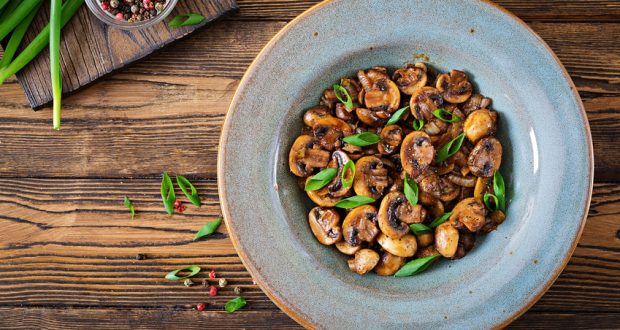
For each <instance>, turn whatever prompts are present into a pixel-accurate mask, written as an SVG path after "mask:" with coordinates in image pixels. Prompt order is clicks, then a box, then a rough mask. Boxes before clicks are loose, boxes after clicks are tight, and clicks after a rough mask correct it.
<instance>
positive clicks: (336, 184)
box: [322, 150, 353, 197]
mask: <svg viewBox="0 0 620 330" xmlns="http://www.w3.org/2000/svg"><path fill="white" fill-rule="evenodd" d="M349 160H350V159H349V156H348V155H347V154H346V153H345V152H343V151H340V150H336V151H334V152H333V153H332V160H331V161H330V162H329V164H328V165H327V167H332V168H337V169H338V172H337V173H336V176H335V177H334V179H333V180H332V181H331V182H330V183H329V184H328V185H327V186H325V187H324V188H322V189H327V190H328V191H329V193H330V195H331V196H334V197H342V196H345V195H346V194H347V193H348V192H349V190H350V189H351V186H346V187H345V186H344V185H343V184H342V179H343V177H344V179H345V180H347V181H348V180H351V179H353V172H352V171H350V170H349V171H347V173H344V174H343V173H342V171H344V165H345V164H346V163H347V162H348V161H349Z"/></svg>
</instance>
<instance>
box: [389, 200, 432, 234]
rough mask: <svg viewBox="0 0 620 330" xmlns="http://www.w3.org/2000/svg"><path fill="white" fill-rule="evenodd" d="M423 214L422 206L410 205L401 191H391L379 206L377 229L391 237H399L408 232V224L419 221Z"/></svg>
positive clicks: (422, 218)
mask: <svg viewBox="0 0 620 330" xmlns="http://www.w3.org/2000/svg"><path fill="white" fill-rule="evenodd" d="M425 216H426V211H424V209H423V208H422V206H420V205H416V206H412V205H411V204H410V203H409V201H408V200H407V199H406V198H405V195H404V194H403V193H400V192H396V191H395V192H391V193H388V194H387V195H385V197H383V200H382V201H381V206H380V207H379V221H378V223H379V229H381V232H382V233H384V234H386V235H387V236H389V237H391V238H401V237H403V236H404V235H405V234H407V233H408V232H409V226H408V224H412V223H420V222H422V221H423V220H424V217H425Z"/></svg>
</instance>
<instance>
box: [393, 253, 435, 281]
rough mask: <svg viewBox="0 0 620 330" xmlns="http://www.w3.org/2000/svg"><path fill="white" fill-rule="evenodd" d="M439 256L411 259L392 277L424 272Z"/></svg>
mask: <svg viewBox="0 0 620 330" xmlns="http://www.w3.org/2000/svg"><path fill="white" fill-rule="evenodd" d="M439 256H440V254H434V255H432V256H428V257H424V258H418V259H413V260H411V261H409V262H408V263H406V264H405V265H404V266H403V267H402V268H401V269H400V270H398V272H396V274H394V276H396V277H405V276H411V275H416V274H419V273H421V272H423V271H425V270H426V269H427V268H428V267H429V266H430V265H431V264H432V263H433V261H435V259H437V258H439Z"/></svg>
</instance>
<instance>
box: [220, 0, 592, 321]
mask: <svg viewBox="0 0 620 330" xmlns="http://www.w3.org/2000/svg"><path fill="white" fill-rule="evenodd" d="M337 1H341V0H324V1H322V2H319V3H317V4H315V5H313V6H312V7H310V8H308V9H306V10H305V11H304V12H303V13H301V14H299V15H298V16H297V17H295V18H294V19H292V20H291V21H290V22H288V23H286V25H284V26H283V27H282V28H281V29H280V30H279V31H278V33H276V34H275V35H274V36H273V37H272V38H271V39H270V40H269V42H267V44H266V45H265V46H264V47H263V48H262V49H261V51H260V52H259V53H258V54H257V55H256V57H255V58H254V60H252V62H251V63H250V65H249V66H248V68H247V69H246V71H245V73H244V74H243V77H242V78H241V80H240V82H239V85H238V86H237V88H236V90H235V94H234V96H233V98H232V100H231V102H230V105H229V107H228V109H227V111H226V116H225V118H224V123H223V124H222V131H221V134H220V139H219V142H218V152H217V187H218V197H219V201H220V207H221V210H222V215H223V216H224V223H225V225H226V230H227V232H228V235H229V237H230V240H231V242H232V244H233V247H234V248H235V251H236V252H237V254H238V255H239V259H240V260H241V263H242V264H243V266H244V267H245V268H246V269H247V270H248V272H249V273H250V275H251V276H252V279H253V280H254V281H255V282H256V284H257V285H258V286H259V287H260V289H261V290H262V291H263V292H264V293H265V294H266V295H267V297H269V299H270V300H271V301H272V302H273V303H274V304H275V305H276V306H277V307H278V308H279V309H280V310H282V311H283V312H284V313H286V315H288V316H289V317H291V318H292V319H293V320H295V322H297V323H298V324H300V325H301V326H303V327H304V328H306V329H315V328H316V326H315V325H314V324H313V323H311V322H309V321H308V320H307V319H305V318H304V317H302V316H301V315H299V314H298V313H297V312H295V311H294V310H293V309H292V308H291V307H290V306H289V305H288V304H287V303H286V302H285V301H284V300H282V299H280V298H279V297H278V296H277V295H275V294H274V293H273V291H272V288H271V287H269V286H268V285H266V284H265V283H263V281H262V279H261V278H260V276H256V275H255V274H258V273H259V272H258V270H257V269H256V268H255V267H254V265H253V264H252V263H251V262H250V260H249V258H248V256H247V255H246V254H245V251H244V250H243V249H242V248H241V245H240V243H239V238H238V237H237V235H236V233H235V232H234V231H233V230H232V228H231V226H230V225H229V222H228V221H229V220H228V219H229V218H230V212H229V210H228V202H227V201H226V200H225V199H224V198H222V196H225V193H226V187H225V184H224V182H225V181H226V176H225V173H224V161H223V159H224V157H225V154H226V150H224V148H223V145H224V143H225V142H226V140H227V139H228V131H229V129H230V126H231V120H230V118H231V114H232V113H233V112H234V109H235V108H236V106H237V104H238V102H239V97H240V94H239V91H240V90H241V89H243V88H244V87H245V85H247V84H248V82H249V80H250V78H249V77H250V76H251V75H252V73H253V72H254V71H255V70H256V64H257V63H258V62H260V61H262V60H263V58H265V56H266V54H267V53H268V52H269V51H270V50H271V49H272V48H273V47H274V46H275V45H276V43H277V42H278V41H279V40H280V39H281V38H282V37H283V36H284V35H285V34H286V33H287V32H288V31H289V30H290V29H292V28H293V27H294V26H295V25H296V24H298V23H299V22H300V21H302V20H303V19H305V17H306V16H308V15H309V14H311V13H314V12H315V11H317V10H320V9H321V8H323V7H325V6H327V5H329V4H331V3H333V2H337ZM479 3H481V4H483V5H487V6H489V7H491V8H492V9H494V10H497V11H499V12H501V13H502V14H504V15H505V16H506V17H507V18H508V19H511V20H513V21H514V22H515V23H517V24H518V25H519V26H521V28H523V29H524V30H525V31H527V32H529V33H530V35H531V36H533V37H534V38H535V39H536V40H537V41H538V43H539V44H540V45H542V46H543V47H544V48H545V49H546V50H547V52H548V53H549V54H550V55H551V58H552V59H553V60H554V61H555V63H556V64H557V65H558V67H559V68H560V71H561V73H562V75H563V76H564V79H565V80H566V82H567V83H568V85H569V88H570V90H571V93H572V95H573V98H574V99H575V100H576V101H577V102H576V104H577V107H578V108H579V113H580V116H581V119H582V122H583V124H584V129H585V133H586V134H585V135H586V147H587V153H588V155H587V160H588V163H587V170H588V181H587V184H588V186H587V190H588V191H587V192H588V195H587V198H586V201H585V203H584V205H583V209H582V210H581V212H582V216H581V220H580V224H579V230H578V231H577V232H576V234H575V236H574V237H573V238H572V244H571V246H570V248H569V250H568V252H567V253H566V255H565V256H564V258H563V259H562V262H561V263H558V265H557V266H556V267H555V269H554V270H553V273H552V274H551V276H549V277H548V279H547V281H546V282H545V283H544V284H543V285H542V286H540V287H539V288H538V289H537V292H536V294H535V295H533V296H532V298H530V299H529V300H528V301H526V302H525V303H524V304H523V305H522V307H521V308H520V309H518V310H516V311H515V312H513V313H512V314H510V315H508V316H507V317H506V318H505V319H504V320H503V321H502V322H501V323H498V324H496V325H494V326H493V328H495V329H501V328H504V327H506V326H507V325H509V324H510V323H512V322H513V321H515V320H516V319H517V318H519V317H520V316H521V315H523V314H524V313H525V312H526V311H527V310H529V309H530V308H531V307H532V306H533V305H534V304H535V303H536V302H537V301H538V300H540V298H542V296H543V295H544V294H545V293H546V292H547V291H548V290H549V288H550V287H551V286H552V285H553V283H555V281H556V280H557V278H558V277H559V276H560V274H561V273H562V271H564V269H565V268H566V266H567V264H568V262H569V260H570V259H571V257H572V255H573V253H574V252H575V249H576V248H577V244H578V243H579V239H580V238H581V235H582V233H583V229H584V227H585V224H586V221H587V218H588V213H589V210H590V203H591V201H592V189H593V185H594V150H593V149H594V148H593V144H592V133H591V131H590V123H589V121H588V117H587V113H586V110H585V107H584V105H583V101H582V100H581V97H580V96H579V93H578V91H577V87H576V86H575V83H574V82H573V80H572V79H571V77H570V75H569V73H568V71H567V70H566V68H565V67H564V65H563V64H562V62H561V61H560V59H559V57H558V56H557V55H556V54H555V52H554V51H553V50H552V49H551V47H549V45H548V44H547V43H546V42H545V41H544V39H543V38H542V37H540V36H539V35H538V33H536V32H535V31H534V30H533V29H532V28H531V27H530V26H529V25H528V24H527V23H525V22H524V21H523V20H522V19H521V18H519V17H518V16H516V15H515V14H513V13H512V12H510V11H509V10H507V9H505V8H503V7H502V6H500V5H498V4H496V3H494V2H492V1H491V0H479Z"/></svg>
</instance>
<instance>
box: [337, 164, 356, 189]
mask: <svg viewBox="0 0 620 330" xmlns="http://www.w3.org/2000/svg"><path fill="white" fill-rule="evenodd" d="M349 170H351V178H350V179H348V180H347V179H346V176H347V172H348V171H349ZM355 171H356V169H355V163H354V162H353V161H352V160H350V159H349V160H348V161H347V162H346V163H344V166H343V167H342V173H341V176H340V180H341V181H342V187H343V188H348V187H351V185H352V184H353V179H354V178H355Z"/></svg>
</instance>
